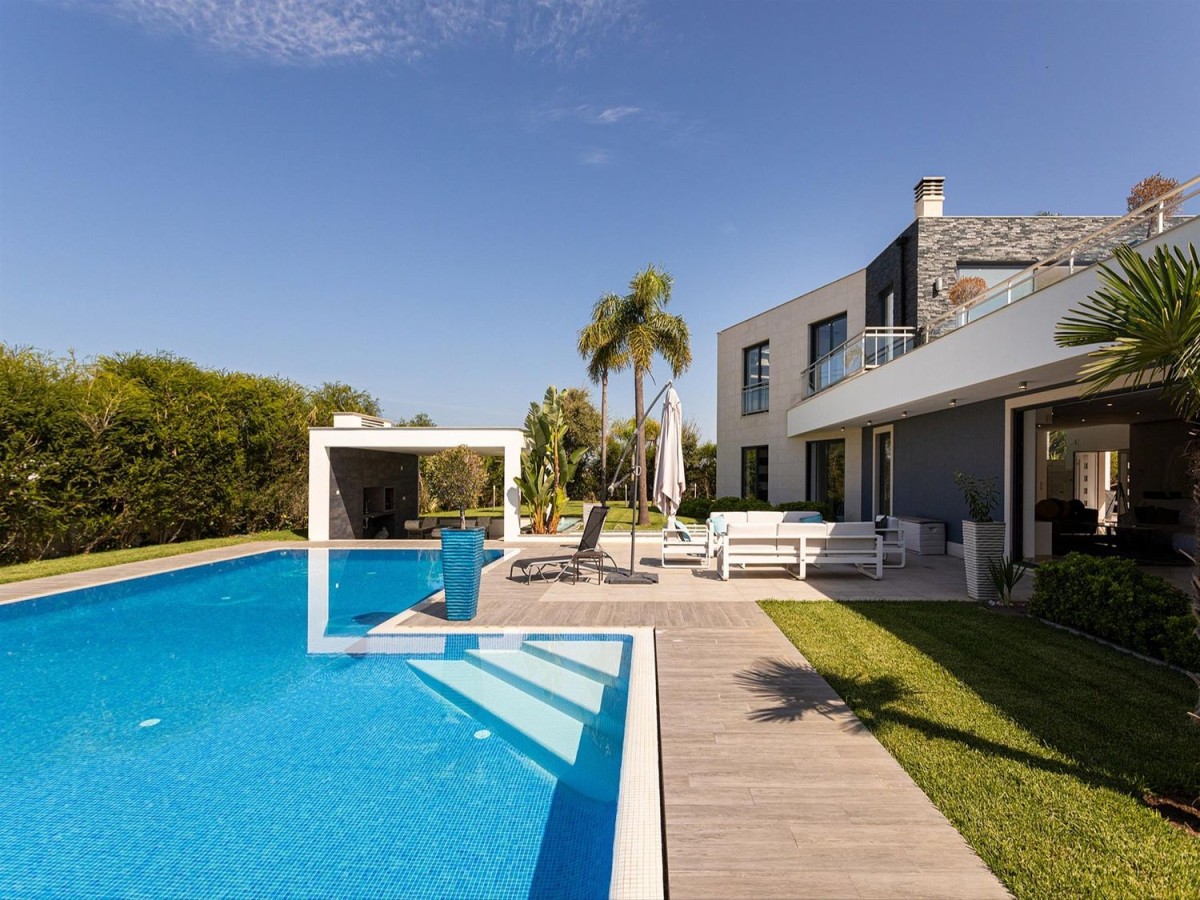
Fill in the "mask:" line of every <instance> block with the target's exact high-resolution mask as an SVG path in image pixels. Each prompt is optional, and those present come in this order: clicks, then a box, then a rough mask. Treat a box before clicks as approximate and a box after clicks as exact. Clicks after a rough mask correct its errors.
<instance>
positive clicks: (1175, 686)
mask: <svg viewBox="0 0 1200 900" xmlns="http://www.w3.org/2000/svg"><path fill="white" fill-rule="evenodd" d="M844 605H845V606H847V607H848V608H850V609H852V610H853V611H854V612H855V613H856V614H857V615H859V616H862V617H863V618H864V619H867V620H869V621H871V622H873V623H874V624H875V625H877V626H879V627H880V628H882V629H884V630H886V631H888V632H889V633H891V634H892V635H893V636H894V637H896V638H898V639H899V640H901V641H903V642H904V643H906V644H908V645H909V646H911V647H913V648H914V649H916V650H919V651H920V652H921V653H923V654H924V655H925V656H927V657H928V658H929V659H931V660H933V661H934V662H935V663H937V664H938V665H940V666H942V667H943V668H945V669H946V670H947V671H949V672H950V673H951V674H952V675H954V677H956V678H957V679H958V680H959V681H961V682H962V683H963V684H965V685H966V686H967V687H969V688H970V689H971V690H972V691H974V692H975V693H976V694H977V695H978V696H979V697H980V698H981V699H982V700H984V701H985V702H986V703H989V704H991V705H992V706H994V707H995V708H996V709H998V710H1000V711H1001V712H1002V713H1003V714H1004V715H1006V716H1008V717H1009V718H1010V719H1012V720H1013V721H1014V722H1016V723H1017V724H1018V725H1020V726H1021V727H1022V728H1024V729H1025V730H1026V731H1028V732H1029V733H1030V734H1032V735H1034V736H1035V737H1036V738H1037V739H1038V740H1039V741H1041V742H1042V743H1044V744H1046V745H1047V746H1049V747H1052V748H1054V749H1055V750H1057V751H1058V752H1059V753H1060V754H1062V755H1064V756H1067V757H1069V758H1070V759H1071V760H1073V762H1074V765H1073V766H1070V767H1058V768H1056V767H1055V764H1054V763H1053V762H1052V761H1048V760H1045V759H1038V758H1036V757H1031V758H1030V764H1032V765H1037V766H1039V767H1041V768H1051V769H1054V770H1056V771H1059V770H1061V771H1070V772H1071V773H1072V774H1074V775H1076V776H1077V777H1082V778H1085V779H1086V780H1087V781H1089V782H1091V783H1093V784H1098V785H1104V786H1107V787H1112V788H1115V789H1117V790H1120V791H1122V792H1125V793H1129V794H1131V795H1133V796H1136V797H1138V798H1141V797H1142V795H1143V794H1144V793H1145V792H1146V791H1147V790H1149V791H1156V792H1171V791H1182V792H1184V793H1185V794H1195V793H1197V792H1200V761H1198V755H1197V753H1196V740H1197V733H1196V729H1195V728H1194V727H1193V726H1192V725H1191V724H1190V723H1189V721H1188V719H1187V716H1186V712H1187V709H1188V708H1189V705H1190V703H1191V701H1192V699H1193V698H1192V696H1191V693H1190V688H1189V683H1188V681H1187V679H1186V677H1184V676H1183V675H1181V674H1179V673H1176V672H1172V671H1171V670H1168V669H1164V668H1161V667H1158V666H1154V665H1152V664H1149V663H1146V662H1143V661H1141V660H1138V659H1135V658H1133V657H1130V656H1127V655H1124V654H1121V653H1118V652H1116V651H1114V650H1112V649H1110V648H1107V647H1103V646H1101V645H1098V644H1096V643H1095V642H1092V641H1089V640H1087V639H1086V638H1081V637H1077V636H1075V635H1070V634H1066V633H1064V632H1061V631H1057V630H1055V629H1053V628H1050V627H1049V626H1046V625H1043V624H1042V623H1041V622H1038V621H1036V620H1034V619H1027V618H1023V617H1014V616H999V615H995V614H992V613H989V612H988V611H986V610H983V609H981V608H979V607H976V606H961V607H949V606H947V605H946V604H940V603H906V604H887V603H847V604H844ZM859 689H860V686H859V685H857V684H855V683H852V684H851V685H847V686H846V691H847V692H850V693H849V694H847V693H845V692H844V694H843V695H844V696H847V699H851V697H853V696H855V694H854V693H853V692H855V691H857V690H859ZM861 690H863V691H864V694H863V700H862V702H863V704H864V705H866V704H869V703H870V702H871V700H872V698H871V696H870V694H871V691H872V687H871V685H870V684H865V685H862V686H861ZM878 699H884V700H886V698H877V700H876V702H877V701H878ZM855 705H857V703H856V704H855ZM875 715H876V716H877V719H878V721H880V722H883V721H887V720H892V721H896V722H897V723H899V724H908V725H910V726H911V727H914V728H920V729H922V730H924V731H927V733H929V734H930V735H931V736H943V737H948V738H951V739H956V740H957V739H961V740H963V741H964V743H968V744H970V745H972V746H979V747H980V749H984V748H985V747H986V745H987V744H988V743H989V742H987V741H986V740H984V739H981V738H979V737H977V736H975V735H970V734H967V733H963V732H957V730H956V729H952V728H946V727H945V726H942V725H940V724H937V723H930V722H924V721H923V720H921V719H920V718H917V717H913V716H911V714H908V713H903V712H900V711H898V710H895V709H890V708H889V707H888V705H887V704H886V703H885V704H884V705H883V706H882V708H881V709H880V710H879V711H878V712H877V713H875ZM906 718H907V719H909V720H910V721H907V722H906V721H904V720H905V719H906ZM956 735H961V738H960V737H958V736H956ZM988 750H989V752H997V753H1001V754H1002V755H1006V756H1010V757H1014V753H1016V754H1017V755H1018V756H1022V755H1023V754H1021V753H1020V751H1014V750H1013V749H1012V748H1004V747H998V746H997V747H994V749H993V748H988ZM1014 758H1016V757H1014Z"/></svg>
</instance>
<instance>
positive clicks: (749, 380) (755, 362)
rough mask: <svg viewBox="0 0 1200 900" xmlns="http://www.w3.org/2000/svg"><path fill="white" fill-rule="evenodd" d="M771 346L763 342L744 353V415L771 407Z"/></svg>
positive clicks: (767, 342)
mask: <svg viewBox="0 0 1200 900" xmlns="http://www.w3.org/2000/svg"><path fill="white" fill-rule="evenodd" d="M770 381H771V344H770V342H769V341H763V342H762V343H761V344H755V345H754V346H753V347H747V348H746V349H745V350H743V351H742V415H743V416H745V415H749V414H750V413H760V412H766V411H767V409H768V408H769V407H770V400H771V397H770Z"/></svg>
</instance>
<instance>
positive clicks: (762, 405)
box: [742, 382, 771, 416]
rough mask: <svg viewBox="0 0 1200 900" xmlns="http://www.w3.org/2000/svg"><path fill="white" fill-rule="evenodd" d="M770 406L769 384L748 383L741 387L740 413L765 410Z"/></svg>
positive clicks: (746, 413) (746, 414)
mask: <svg viewBox="0 0 1200 900" xmlns="http://www.w3.org/2000/svg"><path fill="white" fill-rule="evenodd" d="M770 406H771V384H770V382H764V383H762V384H750V385H747V386H746V387H744V388H742V415H743V416H748V415H750V414H751V413H760V412H766V411H767V410H768V409H769V408H770Z"/></svg>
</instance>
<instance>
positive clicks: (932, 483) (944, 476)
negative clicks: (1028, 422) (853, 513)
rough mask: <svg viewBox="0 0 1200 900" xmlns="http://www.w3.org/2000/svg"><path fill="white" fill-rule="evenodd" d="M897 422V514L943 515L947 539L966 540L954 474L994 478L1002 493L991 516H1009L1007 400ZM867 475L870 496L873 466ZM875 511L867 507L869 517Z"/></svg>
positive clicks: (895, 466)
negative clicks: (1006, 496) (1006, 490)
mask: <svg viewBox="0 0 1200 900" xmlns="http://www.w3.org/2000/svg"><path fill="white" fill-rule="evenodd" d="M893 424H894V426H895V434H894V438H893V442H894V443H893V451H892V452H893V454H894V455H893V461H892V466H893V469H892V471H893V488H892V490H893V496H892V500H893V509H895V511H896V513H897V514H898V515H902V516H918V517H922V518H928V519H939V520H941V521H943V522H945V523H946V540H948V541H954V542H955V543H962V520H963V518H964V517H965V516H966V515H967V507H966V504H965V503H964V502H963V498H962V493H961V492H960V491H959V489H958V488H957V487H955V486H954V473H955V472H965V473H966V474H968V475H975V476H978V477H980V478H988V477H993V476H994V477H995V479H996V484H997V486H998V487H999V488H1000V492H1001V497H1000V503H999V504H998V506H997V508H996V510H995V511H994V512H993V513H992V516H993V517H994V518H996V519H999V518H1001V517H1002V516H1003V515H1004V497H1003V492H1004V400H1002V399H1001V400H988V401H986V402H983V403H972V404H971V405H970V406H963V407H959V408H957V409H947V410H945V411H943V412H936V413H928V414H927V415H924V416H914V417H913V418H911V419H901V420H899V421H897V422H895V423H893ZM864 449H866V450H868V451H869V449H870V448H869V446H868V447H866V448H864ZM866 455H867V454H865V453H864V456H866ZM864 477H865V480H864V481H863V485H864V488H865V490H864V492H863V493H864V496H865V495H866V494H867V493H868V492H869V491H870V490H871V489H872V488H871V480H870V469H869V468H867V470H866V472H865V475H864ZM870 509H871V506H870V505H867V508H866V510H865V512H866V513H867V515H869V513H870ZM867 515H864V518H867Z"/></svg>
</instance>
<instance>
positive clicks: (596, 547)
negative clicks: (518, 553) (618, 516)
mask: <svg viewBox="0 0 1200 900" xmlns="http://www.w3.org/2000/svg"><path fill="white" fill-rule="evenodd" d="M607 517H608V507H607V506H594V507H592V510H591V512H590V513H588V520H587V524H586V525H584V527H583V537H582V538H580V539H579V546H578V547H577V548H575V551H574V552H573V553H559V554H557V555H555V556H535V557H531V558H529V559H524V558H522V557H517V559H516V560H515V561H514V562H513V564H512V565H511V566H510V567H509V569H508V577H509V578H512V577H513V572H515V571H516V570H517V569H520V570H521V571H522V572H523V573H524V574H525V583H526V584H528V583H529V582H530V581H532V580H533V579H534V578H538V579H541V580H542V581H558V580H560V579H561V578H562V577H563V576H565V575H570V576H571V583H572V584H574V583H576V582H577V581H578V580H579V565H580V563H583V562H589V561H590V562H598V563H599V569H600V576H601V578H603V576H604V561H605V560H606V559H607V560H608V561H609V562H610V563H612V566H613V568H614V569H615V568H617V561H616V560H615V559H613V558H612V557H611V556H609V555H608V553H607V552H605V551H604V550H602V549H601V548H600V534H601V532H602V531H604V520H605V519H606V518H607Z"/></svg>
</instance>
